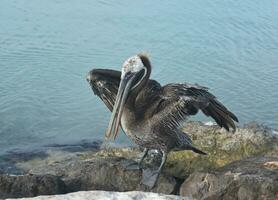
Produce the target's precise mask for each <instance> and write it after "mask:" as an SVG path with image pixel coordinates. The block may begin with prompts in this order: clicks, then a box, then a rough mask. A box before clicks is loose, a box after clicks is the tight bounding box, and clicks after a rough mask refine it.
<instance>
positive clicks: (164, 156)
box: [157, 151, 167, 174]
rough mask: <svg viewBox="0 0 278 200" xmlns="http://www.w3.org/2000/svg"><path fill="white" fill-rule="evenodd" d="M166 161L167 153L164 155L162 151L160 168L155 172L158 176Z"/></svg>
mask: <svg viewBox="0 0 278 200" xmlns="http://www.w3.org/2000/svg"><path fill="white" fill-rule="evenodd" d="M166 160H167V153H165V152H164V151H162V159H161V164H160V166H159V168H158V170H157V172H158V174H160V172H161V170H162V168H163V166H164V164H165V162H166Z"/></svg>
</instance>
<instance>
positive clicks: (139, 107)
mask: <svg viewBox="0 0 278 200" xmlns="http://www.w3.org/2000/svg"><path fill="white" fill-rule="evenodd" d="M151 70H152V66H151V63H150V60H149V58H148V56H147V55H145V54H138V55H135V56H132V57H130V58H128V59H127V60H126V61H125V62H124V63H123V65H122V70H121V72H120V71H115V70H110V69H93V70H92V71H90V72H89V73H88V75H87V81H88V82H89V84H90V86H91V88H92V90H93V92H94V94H96V95H97V96H99V97H100V98H101V100H102V101H103V102H104V103H105V105H106V106H107V107H108V109H109V110H110V111H111V112H112V115H111V119H110V122H109V125H108V129H107V131H106V134H105V137H106V138H107V139H113V140H115V138H116V137H117V135H118V132H119V127H121V128H122V129H123V131H124V132H125V134H126V135H127V136H128V137H129V138H130V139H131V140H132V141H133V142H134V143H135V144H137V145H138V146H140V147H141V148H142V149H144V151H143V156H142V158H141V159H140V161H139V166H141V164H142V162H143V160H144V158H145V157H146V155H147V153H148V151H149V150H150V149H156V150H159V151H160V152H162V160H161V164H160V166H159V168H158V170H157V171H156V174H157V178H156V180H155V181H154V183H153V185H152V186H154V185H155V184H156V181H157V179H158V176H159V174H160V172H161V170H162V168H163V166H164V164H165V161H166V158H167V154H168V153H169V152H170V151H179V150H192V151H193V152H195V153H198V154H202V155H206V153H205V152H203V151H201V150H199V149H198V148H196V147H195V146H194V145H193V144H192V141H191V139H190V137H189V136H188V135H187V134H186V133H184V132H183V131H182V130H181V125H182V124H183V122H185V121H186V119H187V118H188V117H189V116H190V115H195V114H197V113H198V111H199V110H201V111H202V112H203V113H204V114H205V115H206V116H210V117H212V118H213V119H214V120H215V121H216V123H217V124H218V125H219V126H220V127H223V128H225V129H226V130H227V131H229V130H230V129H233V130H234V131H235V129H236V126H235V123H234V122H238V119H237V117H236V116H235V115H234V114H233V113H232V112H230V111H229V110H228V109H227V108H226V107H225V106H224V105H223V104H222V103H220V102H219V101H218V100H217V99H216V97H215V96H214V95H212V94H211V93H210V92H208V88H206V87H202V86H199V85H196V84H189V83H183V84H175V83H170V84H167V85H165V86H161V85H160V84H159V83H158V82H157V81H155V80H152V79H150V75H151Z"/></svg>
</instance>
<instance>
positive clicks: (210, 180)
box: [0, 122, 278, 199]
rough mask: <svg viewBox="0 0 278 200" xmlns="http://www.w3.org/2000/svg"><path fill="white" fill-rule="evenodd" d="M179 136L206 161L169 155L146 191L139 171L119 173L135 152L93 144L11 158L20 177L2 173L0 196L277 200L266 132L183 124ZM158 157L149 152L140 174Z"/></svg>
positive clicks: (277, 165)
mask: <svg viewBox="0 0 278 200" xmlns="http://www.w3.org/2000/svg"><path fill="white" fill-rule="evenodd" d="M184 131H186V132H187V133H189V135H190V136H191V138H192V140H193V142H194V144H195V145H196V146H197V147H199V148H201V149H202V150H204V151H205V152H207V153H208V156H201V155H197V154H194V153H192V152H190V151H182V152H173V153H170V155H169V157H168V159H167V163H166V166H165V169H164V170H163V173H162V175H161V177H160V178H159V181H158V184H157V186H156V187H155V188H153V189H152V190H149V189H148V188H147V187H145V186H144V185H142V184H141V179H142V178H143V177H144V170H143V171H142V170H139V169H138V168H136V167H134V169H126V168H125V166H126V164H127V163H135V161H138V159H139V158H140V156H141V151H140V150H139V149H137V148H135V147H129V148H108V147H106V146H105V145H101V143H95V145H93V146H90V145H89V146H90V148H81V147H82V145H81V147H80V148H75V150H72V149H71V150H69V149H67V148H59V149H58V150H57V149H55V148H54V149H53V148H52V149H48V150H47V151H45V152H43V153H42V152H40V153H37V155H35V153H34V154H33V155H32V154H30V155H29V156H28V157H27V158H26V157H25V158H21V159H15V158H14V157H13V158H11V159H12V161H13V164H14V165H13V168H14V169H16V170H17V171H18V172H19V174H20V175H11V174H9V171H4V170H3V169H2V173H1V174H0V197H1V198H18V197H33V196H38V195H55V194H65V193H71V192H77V191H89V190H104V191H117V192H126V191H134V190H136V191H144V192H154V193H163V194H172V195H180V196H183V197H184V199H185V198H188V199H278V189H277V188H278V135H276V134H274V133H273V131H272V130H271V129H269V128H267V127H264V126H261V125H258V124H256V123H251V124H248V125H245V126H244V127H242V128H239V129H238V130H237V131H236V132H235V133H228V132H226V131H225V130H223V129H220V128H218V127H217V126H208V125H205V124H203V123H201V122H189V123H187V125H186V127H185V128H184ZM19 157H20V156H19ZM158 157H159V156H158V155H157V153H156V152H151V153H150V154H149V155H148V158H147V160H146V163H145V167H144V169H145V170H147V169H148V167H149V163H150V162H155V161H156V159H158ZM7 159H8V158H7ZM7 161H9V160H7ZM134 166H135V165H134ZM141 194H144V193H141ZM148 194H149V195H150V194H153V193H148ZM69 195H70V194H69ZM119 195H120V194H119ZM123 195H124V194H123ZM146 197H147V196H146ZM169 198H170V197H169ZM83 199H85V198H83Z"/></svg>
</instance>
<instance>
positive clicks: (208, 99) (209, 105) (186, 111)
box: [155, 83, 238, 131]
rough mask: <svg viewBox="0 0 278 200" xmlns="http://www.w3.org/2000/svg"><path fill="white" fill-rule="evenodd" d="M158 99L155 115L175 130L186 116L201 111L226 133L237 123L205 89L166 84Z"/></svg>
mask: <svg viewBox="0 0 278 200" xmlns="http://www.w3.org/2000/svg"><path fill="white" fill-rule="evenodd" d="M160 98H161V100H160V102H159V104H158V105H159V106H158V108H157V109H156V113H155V115H157V116H159V117H160V121H161V122H162V123H163V124H164V125H166V126H167V127H169V128H177V127H178V126H180V125H181V123H183V122H184V121H185V120H186V119H187V117H188V116H190V115H195V114H196V113H197V112H198V110H202V112H203V113H204V114H205V115H206V116H210V117H212V118H213V119H214V120H215V121H216V123H217V124H218V125H219V126H220V127H224V128H225V129H226V130H227V131H229V130H230V128H232V129H233V130H234V131H235V129H236V126H235V123H234V122H238V118H237V117H236V116H235V115H234V114H233V113H232V112H231V111H229V110H228V109H227V108H226V107H225V106H224V105H223V104H222V103H221V102H219V101H218V100H217V99H216V97H215V96H214V95H213V94H211V93H210V92H208V88H206V87H202V86H199V85H194V84H188V83H185V84H168V85H165V86H164V87H162V88H161V93H160Z"/></svg>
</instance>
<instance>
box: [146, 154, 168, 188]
mask: <svg viewBox="0 0 278 200" xmlns="http://www.w3.org/2000/svg"><path fill="white" fill-rule="evenodd" d="M166 159H167V153H166V152H164V151H162V159H161V163H160V166H159V168H158V170H156V171H152V170H151V169H146V170H145V171H144V172H143V179H142V183H143V184H144V185H146V186H148V187H149V188H150V189H152V188H154V186H155V185H156V183H157V181H158V178H159V175H160V173H161V171H162V168H163V166H164V164H165V162H166Z"/></svg>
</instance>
